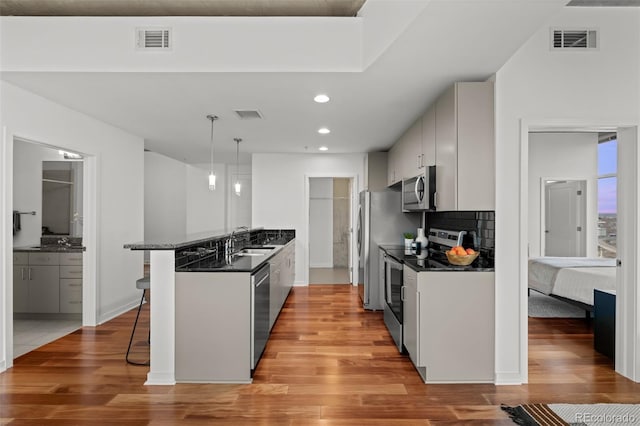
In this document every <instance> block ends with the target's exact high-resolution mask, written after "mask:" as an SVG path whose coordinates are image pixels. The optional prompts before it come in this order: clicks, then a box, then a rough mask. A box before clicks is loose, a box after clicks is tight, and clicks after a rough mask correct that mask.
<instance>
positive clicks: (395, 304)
mask: <svg viewBox="0 0 640 426" xmlns="http://www.w3.org/2000/svg"><path fill="white" fill-rule="evenodd" d="M473 234H474V232H473V231H471V232H467V231H452V230H446V229H437V228H431V229H430V230H429V235H428V239H429V245H428V251H429V256H428V257H427V259H416V256H415V255H414V256H411V255H407V254H406V253H405V252H404V249H401V248H397V249H394V248H391V247H386V248H385V251H386V254H385V255H384V256H383V262H384V275H383V277H382V281H383V288H384V306H383V309H384V322H385V325H386V326H387V329H388V330H389V333H390V334H391V337H392V338H393V341H394V342H395V344H396V346H397V347H398V350H399V351H400V352H402V350H403V348H402V341H403V332H404V331H403V316H404V306H403V297H402V292H403V289H402V288H403V286H404V282H403V281H404V280H403V268H404V267H405V266H404V265H403V263H410V264H411V265H412V266H413V267H416V266H417V267H418V268H422V269H423V270H425V271H427V270H434V271H442V270H465V269H470V268H473V266H456V265H451V264H449V262H448V260H447V256H446V254H445V252H446V251H447V250H449V249H450V248H451V247H455V246H457V245H463V244H464V245H466V246H467V247H472V246H473V247H474V248H476V244H475V242H474V241H473V240H474V238H473V236H474V235H473Z"/></svg>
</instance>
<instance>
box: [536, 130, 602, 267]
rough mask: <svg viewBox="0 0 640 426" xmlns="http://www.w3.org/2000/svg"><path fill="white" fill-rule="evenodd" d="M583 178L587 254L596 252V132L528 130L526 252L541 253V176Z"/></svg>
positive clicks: (589, 255) (592, 255)
mask: <svg viewBox="0 0 640 426" xmlns="http://www.w3.org/2000/svg"><path fill="white" fill-rule="evenodd" d="M549 178H559V179H574V180H586V181H587V191H586V200H587V217H586V218H585V219H586V222H585V224H584V225H583V227H584V228H585V232H586V244H587V256H588V257H597V256H598V237H597V227H598V188H597V185H598V134H597V133H531V134H529V256H530V257H538V256H542V255H543V254H542V253H541V248H540V246H541V244H540V238H541V235H542V231H541V228H540V226H541V223H542V222H541V221H542V217H541V216H542V214H543V213H542V212H541V210H540V208H541V201H540V200H541V194H540V192H541V186H540V182H541V179H549Z"/></svg>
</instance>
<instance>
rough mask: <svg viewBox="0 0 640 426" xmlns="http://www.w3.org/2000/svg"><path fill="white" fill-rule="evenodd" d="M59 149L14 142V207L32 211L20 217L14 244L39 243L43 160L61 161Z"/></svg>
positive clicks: (34, 244)
mask: <svg viewBox="0 0 640 426" xmlns="http://www.w3.org/2000/svg"><path fill="white" fill-rule="evenodd" d="M60 160H61V158H60V155H59V154H58V150H54V149H51V148H50V147H45V146H42V145H38V144H35V143H28V142H23V141H17V142H15V143H14V145H13V209H14V210H19V211H21V212H30V211H35V212H36V214H35V216H32V215H29V214H23V215H21V216H20V225H21V230H20V231H18V232H17V233H16V235H14V236H13V246H14V247H28V246H36V245H40V237H41V236H42V162H43V161H60Z"/></svg>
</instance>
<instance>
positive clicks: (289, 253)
mask: <svg viewBox="0 0 640 426" xmlns="http://www.w3.org/2000/svg"><path fill="white" fill-rule="evenodd" d="M294 256H295V242H293V241H292V242H290V243H289V244H287V245H286V246H285V247H283V248H282V250H280V252H279V253H278V254H277V255H275V256H274V257H272V258H271V259H269V260H268V262H269V266H270V279H269V323H270V326H273V324H274V323H275V321H276V319H277V318H278V314H279V313H280V310H281V309H282V306H283V304H284V301H285V300H286V298H287V296H288V295H289V290H291V287H292V286H293V278H294V275H295V261H294ZM175 295H176V296H175V309H176V312H175V317H176V325H175V327H176V328H175V344H176V353H175V356H176V359H175V377H176V381H177V382H181V383H249V382H251V368H252V366H251V353H252V342H251V336H252V329H251V328H252V327H253V324H252V323H251V305H252V303H253V300H252V299H251V274H250V273H248V272H247V273H244V272H177V273H176V290H175Z"/></svg>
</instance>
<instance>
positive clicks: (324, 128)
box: [318, 127, 331, 135]
mask: <svg viewBox="0 0 640 426" xmlns="http://www.w3.org/2000/svg"><path fill="white" fill-rule="evenodd" d="M318 133H320V134H321V135H326V134H329V133H331V130H329V129H327V128H326V127H321V128H319V129H318Z"/></svg>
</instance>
